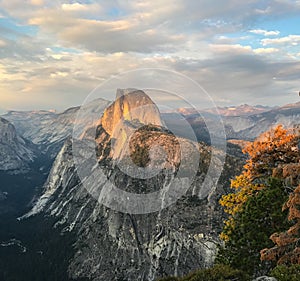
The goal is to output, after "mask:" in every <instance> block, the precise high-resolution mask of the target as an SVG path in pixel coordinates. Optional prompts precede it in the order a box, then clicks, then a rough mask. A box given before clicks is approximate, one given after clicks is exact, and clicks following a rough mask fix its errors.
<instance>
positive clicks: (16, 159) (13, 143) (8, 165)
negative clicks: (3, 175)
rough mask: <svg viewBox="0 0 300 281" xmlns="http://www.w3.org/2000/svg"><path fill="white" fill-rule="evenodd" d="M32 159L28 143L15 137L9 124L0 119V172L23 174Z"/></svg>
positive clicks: (13, 130)
mask: <svg viewBox="0 0 300 281" xmlns="http://www.w3.org/2000/svg"><path fill="white" fill-rule="evenodd" d="M34 158H35V155H34V152H33V150H32V147H30V143H29V142H28V141H26V140H25V139H23V138H21V137H20V136H18V135H17V132H16V129H15V127H14V126H13V125H12V124H11V123H10V122H8V121H7V120H5V119H3V118H0V171H14V172H23V171H25V170H27V169H28V167H29V164H30V163H31V162H33V160H34Z"/></svg>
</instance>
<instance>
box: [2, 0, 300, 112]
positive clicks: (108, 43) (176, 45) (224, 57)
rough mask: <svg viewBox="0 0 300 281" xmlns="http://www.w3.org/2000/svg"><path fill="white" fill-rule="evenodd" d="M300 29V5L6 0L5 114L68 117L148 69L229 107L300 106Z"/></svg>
mask: <svg viewBox="0 0 300 281" xmlns="http://www.w3.org/2000/svg"><path fill="white" fill-rule="evenodd" d="M299 26H300V1H297V0H296V1H295V0H293V1H292V0H275V1H270V0H262V1H257V0H246V1H237V0H224V1H217V0H190V1H184V0H165V1H160V0H152V1H147V0H145V1H134V0H133V1H124V0H113V1H57V0H56V1H46V0H27V1H24V0H1V1H0V80H1V83H0V110H1V111H6V110H10V109H19V110H31V109H51V108H55V109H58V110H63V109H65V108H67V107H70V106H74V105H79V104H81V103H82V101H83V100H84V99H85V97H86V96H87V95H88V93H89V92H90V91H91V90H93V89H94V88H95V87H97V86H98V85H99V83H101V82H103V81H105V80H107V79H109V78H110V77H112V76H115V75H117V74H118V73H122V72H124V71H129V70H134V69H137V68H145V67H155V68H163V69H169V70H172V71H178V72H180V73H181V74H184V75H186V76H188V77H190V78H192V79H194V80H195V81H196V82H198V83H199V84H200V85H201V86H202V87H204V88H205V90H206V91H207V92H208V93H209V94H210V95H211V97H212V98H213V100H214V101H215V103H216V104H218V105H221V106H228V105H235V104H242V103H248V104H266V105H282V104H286V103H292V102H297V101H299V97H298V91H299V90H300V85H299V77H300V62H299V60H300V47H299V46H300V30H299ZM162 83H163V81H162ZM131 86H132V85H128V87H131ZM185 95H186V98H187V99H189V101H190V102H191V103H192V104H194V105H195V106H196V107H201V105H202V102H201V98H200V97H199V96H195V95H194V96H193V95H191V94H190V93H188V91H187V93H186V94H185Z"/></svg>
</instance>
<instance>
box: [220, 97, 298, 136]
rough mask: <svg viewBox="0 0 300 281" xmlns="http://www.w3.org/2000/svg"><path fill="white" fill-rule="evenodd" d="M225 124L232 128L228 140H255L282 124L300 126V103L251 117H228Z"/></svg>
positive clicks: (288, 126)
mask: <svg viewBox="0 0 300 281" xmlns="http://www.w3.org/2000/svg"><path fill="white" fill-rule="evenodd" d="M223 120H224V124H225V125H226V126H228V127H231V128H232V134H229V135H228V136H227V137H228V138H237V139H243V140H254V139H255V138H256V137H258V136H259V135H260V134H261V133H263V132H265V131H267V130H269V129H270V128H272V127H274V126H276V125H278V124H282V125H284V126H285V127H287V128H293V127H294V126H297V125H299V124H300V102H298V103H295V104H288V105H285V106H282V107H279V108H274V109H272V110H270V111H267V112H263V113H260V114H254V115H250V116H227V117H224V119H223Z"/></svg>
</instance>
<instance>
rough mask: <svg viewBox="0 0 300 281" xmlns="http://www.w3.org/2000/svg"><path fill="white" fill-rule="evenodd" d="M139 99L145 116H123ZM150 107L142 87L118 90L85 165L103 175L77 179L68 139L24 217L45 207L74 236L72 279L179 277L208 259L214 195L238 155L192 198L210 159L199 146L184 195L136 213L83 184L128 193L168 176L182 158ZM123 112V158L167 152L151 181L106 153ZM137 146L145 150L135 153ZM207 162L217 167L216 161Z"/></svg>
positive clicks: (218, 219)
mask: <svg viewBox="0 0 300 281" xmlns="http://www.w3.org/2000/svg"><path fill="white" fill-rule="evenodd" d="M122 102H124V103H125V104H123V103H122ZM138 104H142V105H147V106H149V105H150V108H152V111H151V114H150V115H147V114H146V112H145V113H141V114H139V115H134V114H132V113H130V114H127V113H129V112H128V111H127V110H129V109H131V111H134V108H135V105H136V107H137V105H138ZM152 105H153V103H152V101H151V100H150V99H149V98H148V97H147V96H145V94H144V93H143V92H141V91H134V94H133V95H132V96H130V97H129V93H125V94H123V95H121V96H120V95H119V98H117V101H116V103H115V104H112V105H111V106H110V107H109V108H108V109H107V110H106V112H105V113H104V115H103V117H102V119H101V122H100V125H99V126H98V128H97V131H96V143H97V146H96V150H97V157H98V164H97V167H95V166H93V167H90V166H89V164H88V163H86V164H84V165H86V166H87V169H90V170H91V173H93V169H98V168H99V167H100V169H101V170H102V172H103V174H101V176H98V178H97V180H94V181H92V182H89V181H88V179H82V180H80V179H79V177H78V176H77V174H76V165H75V164H74V160H73V155H72V153H73V151H72V145H73V144H74V143H72V140H71V139H70V140H68V141H66V143H65V144H64V146H63V148H62V150H61V152H60V153H59V155H58V156H57V158H56V161H55V163H54V165H53V167H52V170H51V173H50V175H49V178H48V180H47V182H46V184H45V192H44V194H43V195H42V197H41V198H40V199H39V200H38V201H37V203H36V204H35V206H34V208H33V209H32V211H31V212H30V213H28V214H27V217H28V216H32V215H34V214H36V213H39V212H43V214H45V215H47V216H51V217H54V218H56V221H57V222H56V226H58V225H60V226H62V227H63V228H64V230H63V231H65V232H68V231H69V232H73V233H74V234H75V236H76V237H77V241H76V243H75V245H74V247H75V251H76V253H75V255H74V256H73V258H72V259H71V261H70V264H69V275H70V277H71V278H74V279H75V280H76V279H77V278H89V280H95V281H96V280H99V281H100V280H101V281H102V280H115V281H117V280H126V281H137V280H139V281H146V280H147V281H152V280H156V279H157V278H159V277H162V276H170V275H184V274H187V273H188V272H190V271H192V270H194V269H197V268H203V267H208V266H210V265H212V263H213V260H214V256H215V253H216V243H217V241H218V231H219V230H220V229H221V226H222V220H223V213H222V210H221V208H220V206H219V204H218V199H219V198H220V195H221V194H223V193H224V187H225V188H226V186H228V178H229V177H230V175H231V176H232V175H234V174H237V173H239V172H240V168H241V166H242V165H241V162H240V161H239V160H238V159H235V158H233V157H229V156H228V157H227V161H226V164H225V169H224V171H223V174H222V176H221V178H220V180H219V182H218V183H217V184H215V185H213V187H212V188H211V190H209V193H208V195H207V196H205V197H204V198H201V199H200V198H199V197H198V195H199V194H200V191H201V189H202V188H203V186H202V183H203V182H204V179H205V175H206V172H207V170H208V166H209V164H210V159H211V148H210V147H208V146H206V145H204V144H201V145H199V147H198V148H197V149H199V151H200V154H201V158H200V161H199V167H198V171H197V175H196V177H195V179H194V181H193V182H192V184H191V186H190V188H189V189H188V191H187V193H186V195H185V196H182V197H181V198H180V199H179V200H178V201H177V202H176V203H175V204H173V205H171V206H169V207H167V208H164V209H162V210H160V211H157V212H154V213H148V214H136V215H135V214H129V213H122V212H119V211H115V210H112V209H109V208H107V207H105V206H104V205H102V204H100V203H99V202H98V201H97V200H96V199H95V198H98V197H97V196H95V195H93V196H92V193H91V191H90V190H89V192H88V190H87V189H86V188H85V187H86V186H90V189H91V190H96V189H97V188H99V186H100V187H101V186H103V185H105V183H107V182H108V181H110V182H112V183H113V184H115V185H116V186H118V187H120V188H121V189H123V190H125V191H127V192H134V193H138V194H143V193H151V192H154V191H156V190H157V189H160V188H161V187H162V186H165V185H167V184H168V182H170V181H171V180H172V179H173V177H174V175H175V174H176V171H177V164H178V162H180V159H179V160H176V159H177V158H176V157H178V143H177V141H176V139H175V137H174V136H173V135H172V134H171V133H170V132H168V131H167V130H166V129H164V128H162V127H161V126H159V125H160V124H162V121H161V119H160V115H159V112H158V110H157V108H156V107H154V106H152ZM115 113H116V115H117V116H118V118H115V116H114V114H115ZM126 116H129V117H128V118H127V117H126ZM124 117H125V119H126V118H127V119H126V120H125V121H126V122H127V123H128V126H130V127H135V126H136V124H139V129H138V130H136V133H135V135H134V136H133V137H132V142H131V143H130V144H129V146H130V145H132V147H133V148H132V150H129V151H131V152H132V154H131V155H129V156H130V157H131V159H132V161H133V162H135V164H136V165H137V166H140V167H145V166H146V167H147V166H149V163H148V161H145V159H147V157H150V160H153V159H154V161H152V162H151V161H150V162H151V164H153V163H154V164H157V162H156V161H155V159H156V158H155V157H156V156H157V154H155V155H156V156H155V155H154V157H152V158H151V155H150V154H151V153H150V154H148V152H151V150H149V147H148V146H150V145H151V144H152V145H153V143H155V144H160V145H161V146H163V147H164V148H166V150H167V152H166V159H167V160H166V162H167V163H168V165H166V166H164V168H163V169H161V171H160V172H159V173H158V174H157V175H155V176H153V177H152V178H147V179H139V178H135V177H132V176H130V175H128V174H126V173H124V172H123V171H122V170H121V169H120V168H119V167H118V165H116V162H115V159H114V158H113V157H112V155H111V146H112V144H111V142H112V141H116V142H117V141H118V140H115V138H114V137H112V136H113V135H114V134H113V131H114V129H115V127H116V124H117V123H118V122H119V121H118V120H120V118H121V119H122V118H123V119H124ZM109 121H111V122H112V124H110V123H109ZM146 122H150V124H149V123H146ZM151 122H153V123H154V124H153V123H151ZM101 123H102V125H101ZM141 124H142V126H141ZM111 134H112V135H111ZM115 137H116V136H115ZM179 141H180V140H179ZM186 142H187V143H189V144H191V142H190V141H186ZM191 145H192V144H191ZM92 147H95V146H92ZM137 150H139V151H142V152H143V153H144V152H145V154H143V153H141V154H137V155H135V152H136V151H137ZM220 155H222V152H220ZM83 158H84V157H83ZM148 160H149V159H148ZM144 161H145V162H144ZM215 161H216V162H217V161H218V159H216V160H215ZM220 161H221V160H220ZM151 164H150V165H151ZM154 164H153V165H154ZM212 165H216V166H217V163H212ZM94 175H96V174H94ZM179 180H180V182H181V186H182V187H184V185H185V184H186V182H187V179H186V178H185V177H184V176H182V177H181V178H180V179H179ZM211 181H212V179H211ZM124 200H126V198H124ZM162 200H163V199H162Z"/></svg>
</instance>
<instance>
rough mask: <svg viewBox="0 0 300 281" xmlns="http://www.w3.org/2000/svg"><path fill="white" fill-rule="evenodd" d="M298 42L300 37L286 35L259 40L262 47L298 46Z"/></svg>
mask: <svg viewBox="0 0 300 281" xmlns="http://www.w3.org/2000/svg"><path fill="white" fill-rule="evenodd" d="M299 42H300V35H288V36H285V37H280V38H265V39H262V40H261V43H262V45H263V46H267V45H281V44H290V45H298V43H299Z"/></svg>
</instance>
